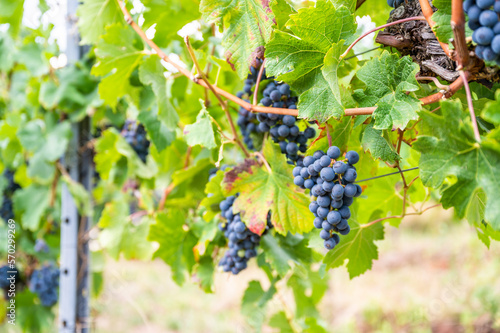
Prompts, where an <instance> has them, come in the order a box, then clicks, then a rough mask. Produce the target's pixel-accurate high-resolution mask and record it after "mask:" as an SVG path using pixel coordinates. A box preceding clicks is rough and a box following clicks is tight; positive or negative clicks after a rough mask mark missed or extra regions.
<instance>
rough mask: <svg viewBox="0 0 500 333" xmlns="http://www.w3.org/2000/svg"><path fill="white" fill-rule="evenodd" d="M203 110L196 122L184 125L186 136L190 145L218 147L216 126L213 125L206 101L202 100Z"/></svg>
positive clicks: (209, 147)
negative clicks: (215, 132)
mask: <svg viewBox="0 0 500 333" xmlns="http://www.w3.org/2000/svg"><path fill="white" fill-rule="evenodd" d="M200 104H201V111H200V113H198V116H197V117H196V122H195V123H194V124H191V125H186V126H185V127H184V137H185V138H186V142H187V144H188V145H190V146H191V147H192V146H196V145H200V146H202V147H206V148H208V149H213V148H215V147H217V144H216V143H215V134H214V128H213V125H212V117H211V116H210V114H209V113H208V111H207V108H206V107H205V103H204V102H203V101H202V100H200Z"/></svg>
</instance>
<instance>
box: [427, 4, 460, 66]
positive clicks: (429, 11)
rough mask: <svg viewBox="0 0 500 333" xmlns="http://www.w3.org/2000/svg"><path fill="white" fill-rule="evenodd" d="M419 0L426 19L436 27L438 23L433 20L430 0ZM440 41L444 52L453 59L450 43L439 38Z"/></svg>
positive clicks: (431, 25) (430, 24)
mask: <svg viewBox="0 0 500 333" xmlns="http://www.w3.org/2000/svg"><path fill="white" fill-rule="evenodd" d="M418 2H419V3H420V8H421V9H422V14H423V15H424V17H425V20H426V21H427V23H428V24H429V26H430V27H431V28H432V27H434V26H435V25H436V22H434V21H433V20H432V15H433V14H434V11H433V10H432V7H431V5H430V3H429V0H418ZM436 39H437V38H436ZM438 42H439V45H441V48H442V49H443V51H444V53H445V54H446V55H447V56H448V58H450V59H453V56H452V54H451V51H450V47H449V46H448V44H446V43H443V42H441V41H439V40H438Z"/></svg>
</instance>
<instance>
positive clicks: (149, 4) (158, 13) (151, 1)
mask: <svg viewBox="0 0 500 333" xmlns="http://www.w3.org/2000/svg"><path fill="white" fill-rule="evenodd" d="M142 3H143V4H144V6H145V7H146V11H145V12H144V14H143V15H144V20H145V22H144V23H145V24H144V27H143V29H144V30H147V29H149V28H150V27H151V26H153V25H154V29H155V31H156V32H155V36H154V38H153V41H154V42H155V43H156V44H157V45H159V46H161V47H166V46H167V45H168V44H169V43H170V42H171V41H172V39H174V38H180V36H179V35H178V34H177V32H178V31H179V30H181V28H182V27H183V26H185V25H186V24H187V23H189V22H191V21H194V20H197V19H199V18H200V12H199V11H198V7H199V1H198V0H145V1H142Z"/></svg>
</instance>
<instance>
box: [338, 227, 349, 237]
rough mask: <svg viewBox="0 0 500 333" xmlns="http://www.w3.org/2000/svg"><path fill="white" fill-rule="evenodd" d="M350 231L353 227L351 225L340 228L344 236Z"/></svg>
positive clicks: (340, 232)
mask: <svg viewBox="0 0 500 333" xmlns="http://www.w3.org/2000/svg"><path fill="white" fill-rule="evenodd" d="M350 231H351V227H350V226H347V227H346V228H345V229H342V230H339V234H341V235H342V236H345V235H347V234H348V233H349V232H350Z"/></svg>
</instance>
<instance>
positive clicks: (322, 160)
mask: <svg viewBox="0 0 500 333" xmlns="http://www.w3.org/2000/svg"><path fill="white" fill-rule="evenodd" d="M331 162H332V159H331V158H330V157H328V155H323V156H321V158H320V159H319V164H320V165H321V166H322V167H323V168H326V167H327V166H329V165H330V163H331Z"/></svg>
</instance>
